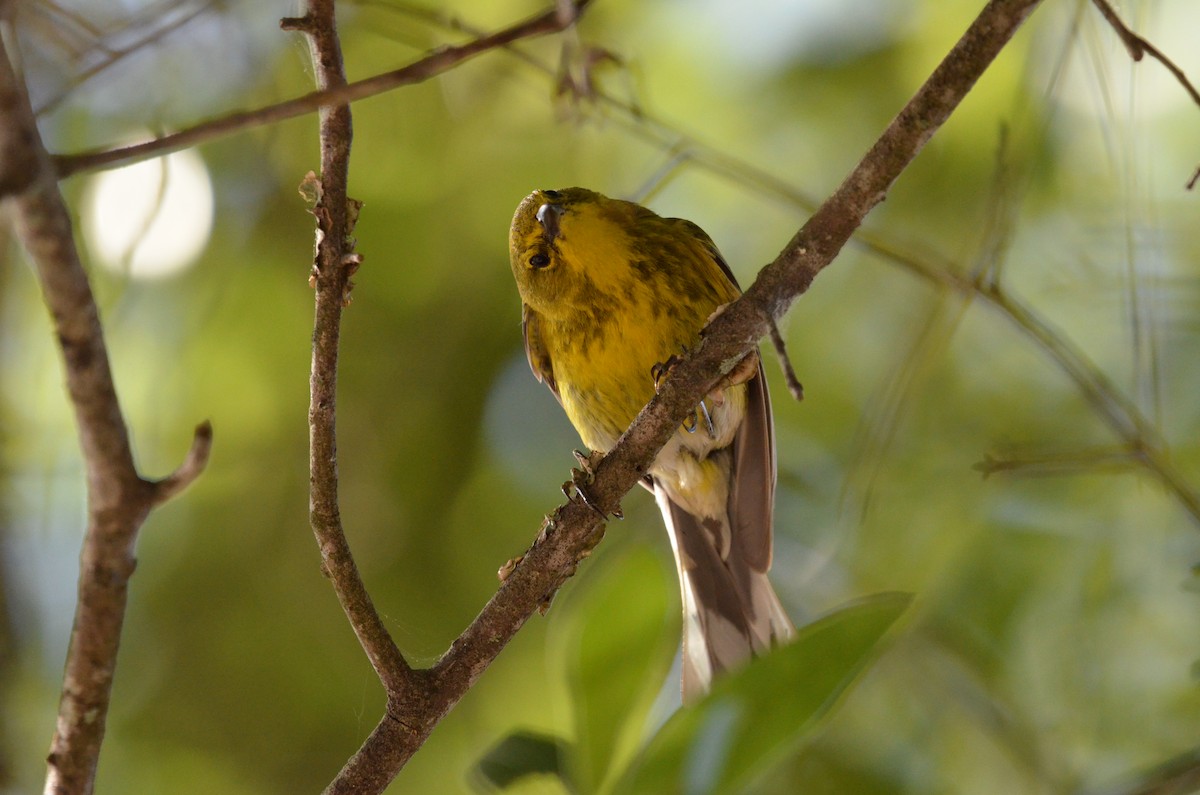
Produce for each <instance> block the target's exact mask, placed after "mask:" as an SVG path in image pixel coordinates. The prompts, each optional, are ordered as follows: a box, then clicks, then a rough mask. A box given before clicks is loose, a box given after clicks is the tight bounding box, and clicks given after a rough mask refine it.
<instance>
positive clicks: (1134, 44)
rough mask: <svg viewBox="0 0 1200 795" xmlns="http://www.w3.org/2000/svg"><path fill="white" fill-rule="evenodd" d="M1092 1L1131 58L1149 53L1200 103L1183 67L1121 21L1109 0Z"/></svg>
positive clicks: (1140, 57) (1198, 92)
mask: <svg viewBox="0 0 1200 795" xmlns="http://www.w3.org/2000/svg"><path fill="white" fill-rule="evenodd" d="M1092 3H1093V4H1094V5H1095V6H1096V8H1098V9H1100V13H1101V14H1102V15H1104V19H1105V20H1106V21H1107V22H1108V24H1109V25H1111V26H1112V28H1113V30H1115V31H1116V32H1117V35H1118V36H1120V37H1121V43H1122V44H1124V45H1125V49H1126V50H1128V51H1129V57H1130V58H1132V59H1133V60H1135V61H1140V60H1142V58H1144V57H1146V56H1147V55H1149V56H1150V57H1151V58H1153V59H1154V60H1156V61H1158V62H1159V63H1161V64H1162V65H1163V66H1165V67H1166V68H1167V71H1168V72H1170V73H1171V74H1172V75H1174V76H1175V79H1176V80H1178V81H1179V84H1180V85H1182V86H1183V87H1184V89H1185V90H1186V91H1187V92H1188V94H1189V95H1191V97H1192V101H1193V102H1195V103H1196V104H1197V105H1200V91H1197V90H1196V87H1195V86H1194V85H1192V81H1190V80H1188V77H1187V75H1186V74H1185V73H1184V71H1183V70H1182V69H1180V68H1179V67H1178V66H1176V65H1175V62H1174V61H1172V60H1171V59H1170V58H1168V57H1167V56H1166V55H1163V52H1162V50H1160V49H1158V48H1157V47H1155V46H1154V45H1153V44H1151V43H1150V42H1148V41H1146V40H1145V39H1143V38H1142V37H1141V36H1139V35H1138V34H1136V33H1134V32H1133V31H1132V30H1130V29H1129V28H1128V27H1127V26H1126V25H1125V23H1124V22H1122V21H1121V17H1119V16H1118V15H1117V12H1116V11H1114V10H1113V7H1112V6H1111V5H1109V4H1108V0H1092Z"/></svg>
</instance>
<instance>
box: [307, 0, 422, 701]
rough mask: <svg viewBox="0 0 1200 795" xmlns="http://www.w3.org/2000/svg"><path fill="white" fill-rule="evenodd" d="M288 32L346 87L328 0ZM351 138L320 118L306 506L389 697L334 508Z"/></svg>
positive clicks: (340, 108)
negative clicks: (301, 38)
mask: <svg viewBox="0 0 1200 795" xmlns="http://www.w3.org/2000/svg"><path fill="white" fill-rule="evenodd" d="M284 26H285V27H286V28H288V29H294V30H300V31H303V32H304V33H305V34H307V36H308V39H309V43H310V49H311V50H312V60H313V69H314V72H315V73H316V76H317V82H318V87H319V88H320V89H321V90H327V89H336V88H338V87H340V86H344V85H345V84H346V75H345V71H344V69H343V66H342V51H341V45H340V44H339V42H338V36H337V27H336V26H335V24H334V18H333V0H309V2H308V14H307V16H305V17H302V18H300V19H292V20H284ZM352 137H353V133H352V124H351V118H350V106H349V105H334V106H329V107H324V108H322V109H321V112H320V145H321V175H320V180H319V182H318V189H317V197H318V198H317V201H316V204H315V206H314V207H313V208H312V213H313V215H314V216H315V217H316V219H317V251H316V262H315V263H314V274H315V279H314V285H313V286H314V287H315V289H316V310H315V319H314V321H313V355H312V373H311V378H310V382H309V386H310V392H311V403H310V405H309V412H308V416H309V450H310V454H309V469H310V474H311V477H310V478H309V508H310V518H311V521H312V529H313V533H314V534H315V535H316V537H317V543H318V545H319V547H320V549H321V560H322V565H323V568H324V570H325V574H326V575H327V576H328V577H329V578H330V580H331V581H332V583H333V587H334V590H335V591H336V592H337V596H338V600H339V601H340V602H341V604H342V609H343V610H345V612H346V616H347V618H349V619H350V624H351V626H352V627H353V628H354V632H355V634H356V635H357V636H358V640H359V643H361V644H362V647H363V650H364V651H365V652H366V653H367V657H368V658H369V659H370V661H371V665H372V666H374V668H375V672H376V674H378V676H379V678H380V679H381V680H382V681H383V683H384V686H385V688H386V689H387V690H388V692H389V693H390V692H394V691H400V690H403V689H405V688H406V687H407V684H408V679H407V674H408V672H409V670H410V668H409V665H408V663H407V662H406V661H405V659H404V657H403V656H402V655H401V654H400V650H399V649H398V648H396V644H395V643H394V642H393V641H392V638H391V636H390V635H389V634H388V631H387V628H386V627H384V625H383V621H382V619H380V617H379V613H378V612H377V611H376V610H375V605H374V603H373V602H372V601H371V596H370V594H368V593H367V589H366V586H365V585H364V584H363V581H362V578H361V577H360V576H359V573H358V567H357V566H356V565H355V563H354V558H353V556H352V555H351V554H350V545H349V543H347V541H346V535H345V532H344V531H343V529H342V522H341V515H340V512H339V510H338V475H337V434H336V429H335V419H336V416H337V360H338V340H339V338H340V336H341V322H342V308H343V306H344V305H345V304H346V298H347V295H348V292H349V289H350V275H351V273H352V270H353V267H357V264H358V263H359V262H361V257H359V256H357V255H356V254H355V253H354V251H353V248H352V243H353V240H352V238H351V232H352V220H351V219H352V218H353V213H352V211H351V209H350V200H349V198H348V196H347V194H346V190H347V175H348V173H349V169H350V144H351V139H352Z"/></svg>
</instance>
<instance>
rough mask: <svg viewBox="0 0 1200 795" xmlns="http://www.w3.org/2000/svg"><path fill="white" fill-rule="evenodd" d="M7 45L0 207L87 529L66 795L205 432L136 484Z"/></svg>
mask: <svg viewBox="0 0 1200 795" xmlns="http://www.w3.org/2000/svg"><path fill="white" fill-rule="evenodd" d="M10 2H11V0H5V1H4V2H0V16H4V17H7V16H8V15H7V13H6V12H9V11H11V6H10ZM12 40H13V37H11V36H9V37H5V36H0V201H2V202H3V204H2V207H3V212H4V215H5V217H6V219H7V220H8V221H9V223H11V225H12V229H13V233H14V236H15V238H16V239H17V241H18V242H19V243H20V244H21V245H22V246H23V247H24V249H25V251H26V253H27V255H28V257H29V259H30V260H31V261H32V263H33V265H34V267H35V269H36V271H37V275H38V279H39V280H40V282H41V286H42V293H43V297H44V300H45V302H46V306H47V308H48V309H49V311H50V316H51V319H52V321H53V324H54V331H55V334H56V336H57V338H58V341H59V345H60V346H61V349H62V353H63V359H64V362H65V365H66V386H67V392H68V394H69V396H70V399H71V403H72V406H73V407H74V410H75V419H76V422H77V424H78V426H79V441H80V446H81V448H82V451H83V460H84V466H85V468H86V471H87V508H88V527H87V532H86V535H85V536H84V541H83V549H82V552H81V553H80V560H79V584H78V589H79V590H78V602H77V604H76V608H75V624H74V628H73V629H72V631H71V643H70V647H69V648H68V650H67V660H66V667H65V668H66V669H65V672H64V675H63V689H62V696H61V700H60V703H59V711H58V720H57V722H56V725H55V731H54V739H53V741H52V744H51V748H50V754H49V757H48V760H47V761H48V770H47V775H46V788H45V791H46V792H47V793H71V794H72V795H74V794H75V793H89V792H91V790H92V785H93V781H94V778H95V774H96V764H97V761H98V759H99V755H100V745H101V743H102V741H103V739H104V727H105V721H106V718H107V715H108V705H109V696H110V693H111V689H112V682H113V676H114V674H115V671H116V662H117V649H118V646H119V645H120V639H121V625H122V623H123V621H124V618H125V605H126V599H127V587H128V583H129V578H130V576H131V575H132V574H133V570H134V566H135V559H134V542H135V540H136V538H137V533H138V530H139V529H140V527H141V525H142V523H143V522H144V521H145V520H146V517H147V515H148V514H149V513H150V510H151V509H152V508H153V507H154V506H155V505H157V504H158V503H160V502H162V501H164V500H166V499H167V498H168V497H170V496H172V495H174V494H176V493H178V492H179V491H181V490H182V489H183V488H185V487H186V486H187V485H188V484H189V483H191V482H192V481H193V480H195V478H196V477H198V476H199V474H200V472H201V471H202V470H203V468H204V464H205V462H206V461H207V459H208V451H209V447H210V445H211V442H212V429H211V427H209V425H208V424H207V423H204V424H203V425H201V426H199V427H198V428H197V429H196V434H195V438H194V440H193V443H192V451H191V452H190V453H189V454H188V458H187V460H186V461H185V463H184V465H183V466H182V467H180V469H179V470H178V471H177V472H176V473H175V474H174V475H172V476H170V477H168V478H166V479H164V480H161V481H157V482H156V481H150V480H146V479H143V478H142V477H141V476H139V475H138V473H137V470H136V468H135V467H134V462H133V451H132V449H131V448H130V445H129V436H128V433H127V431H126V427H125V421H124V419H123V418H122V416H121V407H120V404H119V403H118V401H117V394H116V388H115V387H114V385H113V380H112V372H111V370H110V368H109V364H108V351H107V349H106V347H105V344H104V334H103V330H102V328H101V325H100V317H99V311H98V310H97V307H96V302H95V299H94V298H93V296H92V290H91V285H90V284H89V283H88V279H87V275H86V273H85V272H84V269H83V265H82V263H81V262H80V260H79V254H78V251H77V250H76V248H75V242H74V239H73V237H72V231H71V220H70V215H69V214H68V212H67V208H66V205H65V204H64V202H63V198H62V195H61V194H60V193H59V191H58V185H57V182H56V177H55V173H54V170H53V168H52V166H51V162H50V158H49V155H48V154H47V153H46V150H45V148H44V146H43V145H42V140H41V137H40V135H39V133H38V129H37V125H36V123H35V121H34V115H33V110H32V108H31V107H30V105H29V97H28V95H27V94H26V92H25V86H24V84H23V83H22V81H21V78H20V76H19V73H18V69H17V67H16V63H17V62H18V59H17V57H16V53H10V52H9V51H8V49H7V44H6V42H7V41H12Z"/></svg>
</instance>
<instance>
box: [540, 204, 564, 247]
mask: <svg viewBox="0 0 1200 795" xmlns="http://www.w3.org/2000/svg"><path fill="white" fill-rule="evenodd" d="M562 215H563V207H562V205H561V204H543V205H542V206H541V207H539V208H538V211H537V220H538V223H539V224H541V225H542V229H544V230H545V231H546V239H547V240H553V239H554V238H556V237H558V227H559V223H558V222H559V220H560V219H561V218H562Z"/></svg>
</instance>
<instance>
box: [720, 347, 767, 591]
mask: <svg viewBox="0 0 1200 795" xmlns="http://www.w3.org/2000/svg"><path fill="white" fill-rule="evenodd" d="M774 505H775V427H774V423H773V422H772V419H771V396H770V395H769V394H768V393H767V379H766V375H765V374H764V373H763V367H762V361H761V360H760V361H759V363H758V372H757V373H756V374H755V376H754V377H753V378H751V379H750V380H749V381H747V382H746V414H745V417H743V419H742V424H741V426H739V427H738V430H737V433H736V434H735V435H734V437H733V466H732V472H731V473H730V488H729V518H730V523H731V525H732V529H733V543H734V544H737V545H738V547H739V548H740V549H741V552H742V559H743V560H744V561H745V562H746V563H747V564H749V565H750V567H751V568H752V569H754V570H755V571H759V572H765V571H767V570H768V569H769V568H771V547H772V543H771V536H772V530H771V528H772V526H773V525H772V521H773V513H774Z"/></svg>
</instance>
